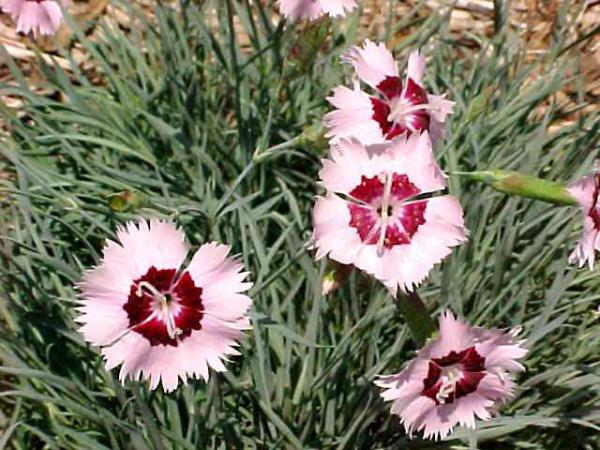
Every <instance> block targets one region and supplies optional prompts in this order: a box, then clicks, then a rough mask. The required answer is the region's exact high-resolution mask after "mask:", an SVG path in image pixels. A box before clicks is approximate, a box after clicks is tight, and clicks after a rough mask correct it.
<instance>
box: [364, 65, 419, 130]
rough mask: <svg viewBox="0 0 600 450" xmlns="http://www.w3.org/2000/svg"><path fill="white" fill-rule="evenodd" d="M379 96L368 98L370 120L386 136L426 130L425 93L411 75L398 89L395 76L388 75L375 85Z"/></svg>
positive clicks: (400, 83) (397, 81)
mask: <svg viewBox="0 0 600 450" xmlns="http://www.w3.org/2000/svg"><path fill="white" fill-rule="evenodd" d="M377 90H378V91H379V92H380V93H381V94H382V97H383V98H381V99H380V98H376V97H371V104H372V106H373V120H375V121H376V122H377V123H378V124H379V127H380V128H381V132H382V133H383V134H384V136H385V137H386V138H387V139H392V138H394V137H396V136H399V135H400V134H402V133H406V134H411V133H413V132H415V131H418V132H422V131H425V130H427V129H429V122H430V118H429V113H428V111H427V105H428V103H429V102H428V100H427V92H425V89H423V88H422V87H421V86H419V85H418V84H417V83H416V82H415V81H413V80H412V78H408V80H407V82H406V86H405V87H404V89H402V80H400V78H399V77H391V76H388V77H386V78H385V80H383V81H382V82H381V83H379V85H378V86H377Z"/></svg>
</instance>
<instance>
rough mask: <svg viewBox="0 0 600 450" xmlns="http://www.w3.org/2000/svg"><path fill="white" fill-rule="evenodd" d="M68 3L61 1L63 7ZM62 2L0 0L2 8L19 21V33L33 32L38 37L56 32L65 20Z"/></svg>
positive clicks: (49, 0) (0, 8) (50, 0)
mask: <svg viewBox="0 0 600 450" xmlns="http://www.w3.org/2000/svg"><path fill="white" fill-rule="evenodd" d="M67 3H68V2H67V1H66V0H65V1H61V2H60V4H62V5H63V7H64V6H66V5H67ZM60 4H59V2H57V1H53V0H42V1H38V0H0V10H2V11H4V12H5V13H7V14H9V15H10V16H11V17H12V19H13V20H14V21H16V22H17V33H24V34H28V33H29V32H31V33H32V34H33V36H34V37H35V38H37V37H38V35H39V34H42V35H51V34H54V33H56V31H57V30H58V27H59V26H60V23H61V22H62V20H63V14H62V11H61V9H60V8H61V7H60Z"/></svg>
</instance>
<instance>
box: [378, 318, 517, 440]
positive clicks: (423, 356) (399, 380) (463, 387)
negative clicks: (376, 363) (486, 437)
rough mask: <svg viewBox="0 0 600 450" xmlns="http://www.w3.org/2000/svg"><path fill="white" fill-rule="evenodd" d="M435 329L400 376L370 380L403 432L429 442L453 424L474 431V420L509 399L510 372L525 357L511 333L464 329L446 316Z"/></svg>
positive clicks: (511, 387) (445, 434)
mask: <svg viewBox="0 0 600 450" xmlns="http://www.w3.org/2000/svg"><path fill="white" fill-rule="evenodd" d="M439 325H440V331H439V336H438V337H437V338H435V339H433V340H430V341H429V342H428V343H427V344H426V345H425V347H423V348H422V349H421V350H420V351H418V352H417V356H416V357H415V358H414V359H413V360H412V361H411V362H410V363H409V364H408V366H407V367H406V368H405V369H404V370H403V371H402V372H400V373H398V374H395V375H388V376H382V377H380V378H379V379H378V380H376V381H375V384H376V385H378V386H380V387H382V388H384V389H385V391H384V392H382V394H381V396H382V398H383V399H384V400H386V401H391V402H392V408H391V413H392V414H396V415H398V416H400V421H401V422H402V424H403V425H404V427H405V428H406V431H407V433H408V434H409V435H412V433H413V432H420V431H423V435H424V437H425V438H433V439H443V438H445V437H446V436H447V435H448V434H449V433H451V432H452V430H453V428H454V426H456V425H462V426H465V427H469V428H475V419H476V418H479V419H482V420H488V419H490V417H491V415H492V414H493V413H495V412H496V410H497V407H498V406H499V404H500V403H502V402H505V401H507V400H509V399H510V398H511V397H512V396H513V395H514V392H513V391H514V386H515V384H514V381H513V373H515V372H519V371H522V370H524V367H523V366H522V365H521V364H520V363H519V362H517V360H518V359H521V358H523V357H524V356H525V355H526V354H527V350H526V349H525V348H523V343H524V341H523V340H517V339H516V335H517V334H518V331H516V330H515V331H511V332H505V331H503V330H499V329H496V328H492V329H485V328H479V327H470V326H469V325H468V324H466V323H464V322H463V321H462V320H460V319H456V318H455V317H454V315H453V314H452V313H451V312H450V311H446V312H445V313H444V314H442V315H441V316H440V319H439Z"/></svg>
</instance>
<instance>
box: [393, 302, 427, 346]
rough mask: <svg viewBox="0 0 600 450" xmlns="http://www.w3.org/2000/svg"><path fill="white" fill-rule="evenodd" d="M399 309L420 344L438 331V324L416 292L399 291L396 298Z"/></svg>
mask: <svg viewBox="0 0 600 450" xmlns="http://www.w3.org/2000/svg"><path fill="white" fill-rule="evenodd" d="M396 304H397V305H398V309H400V312H401V313H402V316H403V317H404V321H405V322H406V325H408V329H409V330H410V334H411V335H412V337H413V339H414V340H415V341H416V342H417V344H419V345H423V344H425V342H426V341H427V338H429V337H431V336H432V335H433V334H434V333H435V332H436V331H437V325H436V323H435V321H434V320H433V319H432V318H431V315H430V314H429V312H428V311H427V307H426V306H425V304H424V303H423V301H422V300H421V297H419V294H417V293H416V292H411V293H408V294H405V293H399V294H398V297H397V299H396Z"/></svg>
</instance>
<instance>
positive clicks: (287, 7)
mask: <svg viewBox="0 0 600 450" xmlns="http://www.w3.org/2000/svg"><path fill="white" fill-rule="evenodd" d="M357 4H358V3H357V0H279V10H280V12H281V14H283V16H285V17H286V18H288V19H290V20H299V19H309V20H314V19H318V18H319V17H322V16H324V15H325V14H328V15H330V16H333V17H336V16H345V15H346V13H347V12H349V11H352V10H353V9H354V8H356V6H357Z"/></svg>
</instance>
